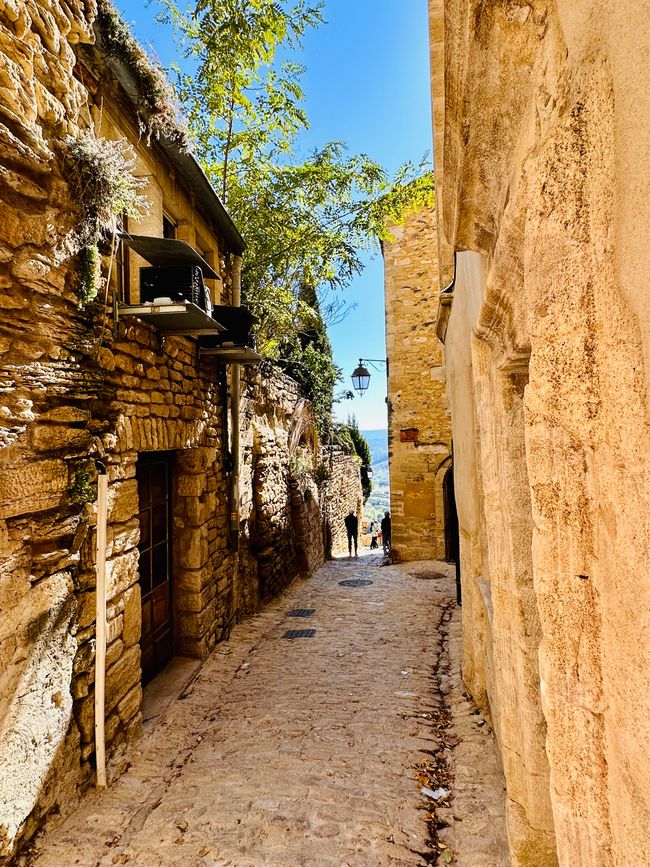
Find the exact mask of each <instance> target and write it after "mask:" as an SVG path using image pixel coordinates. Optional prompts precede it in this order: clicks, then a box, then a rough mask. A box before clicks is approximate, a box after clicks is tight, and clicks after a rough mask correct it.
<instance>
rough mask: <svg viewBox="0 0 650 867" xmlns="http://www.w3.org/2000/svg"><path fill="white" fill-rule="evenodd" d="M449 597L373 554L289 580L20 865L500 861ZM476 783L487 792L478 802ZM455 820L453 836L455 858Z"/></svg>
mask: <svg viewBox="0 0 650 867" xmlns="http://www.w3.org/2000/svg"><path fill="white" fill-rule="evenodd" d="M350 581H352V582H354V583H353V584H350V583H347V582H350ZM341 582H343V583H341ZM454 598H455V597H454V589H453V582H452V579H451V573H450V568H449V567H448V566H445V565H444V564H438V563H417V564H404V565H402V566H381V557H378V556H376V555H365V556H363V557H360V558H359V559H358V560H353V559H352V560H351V559H348V558H344V559H339V560H336V561H333V562H331V563H328V564H326V565H325V566H324V567H322V568H321V569H320V570H319V571H318V573H317V574H316V575H315V576H314V577H312V578H310V579H308V580H298V581H296V582H294V584H293V585H292V586H291V587H290V588H289V589H288V590H287V591H286V592H285V593H283V594H282V595H281V596H280V597H279V598H278V599H276V600H275V601H274V602H273V603H272V604H271V605H270V606H268V607H267V608H266V609H265V610H264V611H262V612H261V613H259V614H258V615H256V616H254V617H252V618H250V619H248V620H245V621H244V622H242V623H240V624H238V625H237V626H236V627H235V629H234V630H233V633H232V635H231V638H230V640H229V641H228V642H225V643H223V644H221V645H219V646H218V647H217V649H216V651H215V652H214V653H213V654H212V656H211V657H210V658H209V659H208V661H207V662H206V663H205V664H204V665H203V667H202V668H201V669H200V672H199V674H198V676H197V677H196V678H195V679H194V681H193V682H192V684H191V685H190V687H188V688H187V689H186V691H185V693H184V694H183V695H182V696H181V699H180V700H178V701H176V702H174V703H173V704H172V705H171V707H170V708H169V709H168V710H167V712H166V713H165V714H164V715H163V717H162V718H161V720H160V721H159V722H158V724H156V725H153V726H151V727H150V728H149V729H148V730H147V732H146V734H145V736H144V737H143V739H142V740H141V741H140V743H139V745H138V747H137V748H136V749H135V750H134V751H133V754H132V755H131V761H132V766H131V768H130V770H129V771H128V772H127V773H126V774H124V775H123V776H122V777H121V778H120V779H119V780H117V781H116V782H115V783H114V784H113V785H112V786H111V787H110V788H109V789H108V790H107V791H106V792H92V793H91V794H89V795H88V796H87V797H86V799H85V800H84V801H83V803H82V806H81V808H80V809H79V810H78V811H77V812H76V813H75V814H73V815H72V816H71V817H70V818H69V819H68V820H67V821H66V822H64V823H63V824H62V825H59V826H58V827H55V828H52V829H51V830H49V832H46V834H45V835H42V836H41V837H40V838H38V839H37V841H36V845H35V847H34V850H33V852H32V854H31V856H30V857H29V859H28V863H30V864H33V865H35V867H36V865H38V867H61V865H66V867H68V865H73V864H81V865H102V867H103V865H112V864H124V863H129V864H134V865H138V867H160V865H184V867H194V865H205V867H225V865H233V867H262V865H273V867H294V865H295V867H298V865H304V867H321V865H322V867H325V865H331V867H343V865H349V867H353V865H354V867H380V865H381V867H384V865H386V867H388V865H409V867H414V865H421V864H434V863H441V864H444V863H451V862H452V861H453V862H454V863H457V864H464V865H466V867H469V865H475V867H479V865H487V867H490V865H492V867H494V865H501V864H506V863H507V861H505V860H501V858H502V855H503V852H505V849H504V846H505V842H504V832H503V816H502V815H499V809H501V810H502V804H503V788H502V781H501V780H500V776H499V773H500V772H499V770H498V764H497V761H496V757H495V755H494V749H493V745H492V744H491V735H489V733H488V732H487V726H484V725H483V723H482V721H481V720H480V719H479V718H477V716H476V712H475V711H474V709H473V708H472V706H471V705H470V704H469V702H467V701H466V699H465V698H464V697H463V695H462V689H461V688H460V680H459V677H458V672H457V671H456V673H455V674H454V665H453V663H450V662H449V660H448V658H447V661H446V662H445V661H444V659H442V663H441V656H440V652H441V651H444V652H445V653H446V651H445V647H446V646H447V644H446V642H444V641H443V640H442V639H440V634H441V633H439V632H438V628H439V626H440V625H441V624H442V625H443V627H444V628H445V629H449V628H450V623H451V630H452V642H451V643H452V646H453V645H454V641H455V642H456V645H458V638H457V633H458V629H457V623H456V621H457V614H456V612H457V611H458V609H457V608H456V606H455V605H454ZM291 612H293V613H294V614H296V613H297V612H298V613H300V614H303V615H306V616H291ZM455 623H456V626H454V624H455ZM445 624H446V626H445ZM454 629H455V630H456V639H454V635H453V633H454ZM289 630H309V633H312V631H313V634H311V635H310V637H307V635H305V637H295V638H292V639H289V638H286V637H284V636H285V634H286V633H287V632H288V631H289ZM309 633H308V634H309ZM456 668H457V667H456ZM440 690H442V693H441V692H440ZM436 695H437V696H438V698H436ZM454 696H455V697H454ZM454 702H455V704H456V705H458V708H459V709H460V710H459V712H460V714H461V717H462V718H463V719H461V721H460V729H458V731H460V730H461V729H462V736H459V735H458V733H457V731H455V730H454V726H455V725H456V724H455V723H454V721H453V719H451V718H450V716H449V714H450V711H449V705H450V703H451V704H454ZM445 705H447V707H446V708H445ZM451 713H452V716H453V708H452V712H451ZM454 735H455V736H454ZM461 741H463V742H464V746H465V748H466V747H467V744H469V745H470V749H469V750H466V754H465V759H464V761H463V773H464V774H465V777H464V779H465V783H464V785H465V789H464V791H463V792H459V793H458V795H457V796H456V801H457V803H456V802H455V801H454V795H453V794H448V795H445V796H443V797H442V798H440V801H441V816H442V815H443V814H444V816H445V817H446V818H441V819H440V820H438V821H437V820H436V815H435V813H434V812H433V811H432V810H431V809H430V808H431V806H432V804H433V800H432V798H431V797H430V796H427V795H426V794H422V792H421V789H422V788H423V784H425V783H427V782H428V780H427V777H426V774H427V767H429V768H431V767H434V766H435V764H436V762H438V764H440V761H441V760H442V761H443V762H444V761H448V759H449V757H451V756H452V755H453V751H454V749H456V748H458V749H461V748H463V746H459V745H460V742H461ZM472 744H473V746H472ZM491 751H492V752H491ZM472 763H473V764H474V766H475V767H474V770H472V767H473V764H472ZM481 774H483V775H484V777H485V779H482V778H481ZM436 782H440V780H438V781H437V780H436V779H435V778H434V777H432V778H431V782H430V785H431V786H435V785H436ZM447 785H448V786H449V789H448V791H449V792H452V791H453V769H451V768H450V772H449V777H448V782H447ZM490 786H492V787H493V790H494V791H493V793H492V795H491V792H490ZM424 787H425V788H426V787H427V786H426V785H425V786H424ZM477 790H480V791H479V792H478V795H477ZM486 797H487V799H488V801H493V802H494V803H498V804H499V805H500V806H498V807H493V806H492V805H490V804H488V807H487V808H486V806H485V804H484V803H483V801H484V800H485V798H486ZM445 805H446V806H445ZM461 809H462V810H464V811H465V812H464V813H462V812H460V814H459V811H460V810H461ZM461 820H462V822H461ZM436 824H438V829H437V830H439V831H440V836H438V834H437V830H436ZM454 824H458V826H459V827H461V825H462V829H463V832H464V833H465V832H466V833H465V836H464V839H466V840H468V841H470V844H471V845H469V848H468V849H467V856H466V857H464V856H462V854H459V853H460V852H461V851H462V847H463V843H462V842H459V839H460V838H459V833H460V832H459V831H458V830H457V829H455V828H453V827H452V826H453V825H454ZM444 825H449V826H450V827H449V828H447V829H445V828H444V827H443V826H444ZM473 830H474V832H475V834H474V837H472V833H473ZM460 836H461V837H462V836H463V835H460ZM445 841H447V842H445ZM432 846H433V847H434V848H433V849H432V848H431V847H432ZM447 846H448V847H449V848H447ZM438 859H439V860H438ZM486 859H487V860H486Z"/></svg>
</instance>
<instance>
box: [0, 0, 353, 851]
mask: <svg viewBox="0 0 650 867" xmlns="http://www.w3.org/2000/svg"><path fill="white" fill-rule="evenodd" d="M93 16H94V4H92V3H82V2H77V0H66V2H58V0H55V2H49V3H37V2H33V0H12V2H10V3H8V4H4V5H3V6H2V8H0V69H1V70H2V72H1V73H0V209H1V213H2V220H1V221H0V309H2V311H3V315H2V320H1V321H0V394H1V398H0V610H1V612H2V617H1V618H0V863H6V861H7V860H8V859H9V858H10V857H11V855H12V853H13V852H14V851H15V849H16V847H17V845H19V843H20V842H21V841H24V840H25V839H27V838H28V837H29V836H30V835H31V834H32V833H33V831H34V830H35V828H36V827H38V825H39V823H40V822H41V820H42V817H43V816H44V815H45V814H46V813H48V812H50V811H57V810H59V811H61V812H66V811H69V810H70V809H71V808H72V807H73V806H74V805H75V803H76V801H77V798H78V796H79V794H80V792H82V791H83V789H84V788H85V787H87V786H88V785H91V784H92V783H93V780H94V768H95V732H94V723H95V720H94V683H95V639H96V629H95V604H96V600H95V581H96V574H95V573H96V556H95V550H96V527H95V524H96V513H95V508H94V502H93V501H94V498H95V491H96V478H97V471H96V467H95V461H96V460H101V461H102V462H103V464H104V465H105V467H106V471H107V474H108V480H109V490H108V526H107V596H108V606H107V659H106V719H105V725H106V749H107V756H108V761H109V775H115V774H117V773H119V772H120V770H121V769H122V768H123V767H124V764H125V749H126V747H127V745H128V743H129V742H131V741H133V740H134V739H135V738H136V737H137V736H138V734H139V732H140V729H141V723H142V717H141V711H140V704H141V694H142V665H143V660H142V653H143V650H142V636H143V628H144V626H143V616H144V615H143V611H144V609H143V607H142V598H141V576H142V574H143V570H144V568H145V562H146V561H145V559H144V558H145V556H151V557H152V558H155V557H156V556H158V555H157V554H156V550H155V548H154V547H151V550H150V552H149V553H148V554H146V553H143V552H145V550H146V538H145V536H146V532H145V530H144V526H145V525H144V524H143V523H142V518H141V517H139V515H140V516H141V515H142V514H143V509H145V507H146V502H144V500H143V494H142V491H143V490H144V488H143V487H142V485H144V482H143V481H142V478H143V475H142V474H146V472H148V470H147V469H146V468H147V467H148V466H149V465H150V463H151V462H152V461H153V462H157V463H158V464H161V463H162V464H164V465H165V467H166V470H165V472H166V473H167V476H166V478H167V480H168V491H167V494H166V495H165V496H166V497H167V498H166V499H165V504H166V507H167V505H168V508H169V511H168V523H167V524H166V525H165V526H166V530H165V532H166V534H167V536H166V539H167V542H166V543H165V544H168V545H169V548H168V550H169V551H170V555H169V556H170V561H169V574H170V576H171V577H170V578H169V584H170V588H171V589H170V596H169V599H170V603H169V604H170V611H169V613H168V617H167V622H168V623H169V630H168V632H169V635H170V636H171V638H170V639H169V641H171V642H172V645H173V646H172V652H173V654H176V655H189V656H196V657H201V658H204V657H205V656H206V655H207V654H208V653H209V651H210V650H211V649H212V648H213V647H214V645H215V643H216V642H218V641H219V640H220V639H221V638H222V637H223V636H225V635H227V634H228V633H229V631H230V628H231V625H232V623H233V622H234V621H235V620H236V619H238V618H239V617H241V615H242V614H244V613H246V612H248V611H252V610H255V609H256V608H257V607H259V605H260V604H261V603H262V602H263V601H264V599H266V598H267V597H269V596H271V595H273V594H274V593H277V591H278V590H279V589H280V588H281V587H283V586H285V585H286V584H287V583H288V582H289V581H291V580H292V578H293V577H294V576H295V575H296V574H298V573H300V572H307V571H309V570H310V569H313V568H314V567H315V566H316V565H319V564H320V562H321V561H322V559H323V557H324V556H325V553H326V550H325V549H326V545H325V541H324V540H325V539H326V538H329V537H330V536H331V535H332V533H331V531H330V530H329V521H330V518H329V515H330V513H332V512H333V510H334V506H335V507H336V508H339V509H344V508H345V509H347V508H356V506H357V502H358V500H359V498H360V496H361V487H360V481H359V474H358V469H357V465H356V463H355V461H354V459H353V458H352V457H351V456H347V455H342V456H340V457H339V459H338V463H337V462H336V461H335V462H334V463H335V464H336V466H334V467H333V470H332V472H331V476H330V479H329V482H328V486H327V488H326V489H324V490H321V489H319V488H318V487H317V486H316V484H315V483H314V482H313V480H312V478H311V476H310V474H309V472H307V473H306V474H303V475H302V476H301V477H300V478H298V479H296V478H294V476H293V474H292V463H291V458H292V456H295V455H296V454H297V453H298V452H300V454H301V456H302V460H303V462H304V463H305V464H306V465H307V467H308V469H313V468H314V467H316V466H317V465H318V464H319V463H320V462H322V461H327V460H329V456H328V455H321V453H320V450H319V443H318V437H317V436H316V434H315V431H314V424H313V415H312V412H311V409H310V407H309V405H308V404H306V403H305V401H304V400H303V399H302V397H301V396H300V394H299V392H298V388H297V386H296V384H295V383H294V382H293V381H292V380H290V379H289V378H288V377H286V376H284V375H282V374H281V373H279V372H278V371H273V370H269V369H268V368H266V367H263V368H260V369H258V370H255V371H251V372H250V373H249V374H246V375H245V376H244V384H243V389H242V394H243V397H242V413H241V439H242V470H241V478H242V483H241V500H242V507H241V510H240V518H241V523H240V528H239V545H238V546H235V545H233V544H232V539H229V534H228V526H229V515H230V502H229V488H230V478H229V467H230V462H229V455H228V449H229V432H228V407H229V399H228V378H227V375H226V372H225V369H224V368H221V367H219V366H218V365H216V364H215V363H214V361H208V360H204V359H201V358H199V354H198V352H197V345H196V342H194V341H193V340H192V339H190V338H188V337H182V336H168V337H166V338H164V339H163V338H162V336H161V333H160V332H159V331H157V330H156V328H154V327H152V326H151V325H148V324H146V323H145V322H143V321H141V320H140V319H138V318H137V317H133V316H120V319H119V322H117V323H115V324H114V323H113V319H112V315H113V314H112V310H113V308H112V298H113V295H114V294H115V293H117V294H119V295H120V296H121V298H122V300H125V301H131V302H134V301H136V300H137V285H138V283H137V280H138V269H139V266H140V265H141V264H143V263H142V262H141V261H138V258H137V257H136V256H135V254H131V255H130V256H129V257H128V259H127V257H126V256H122V258H121V259H120V261H119V262H114V263H113V266H112V268H111V273H112V280H111V284H110V286H109V287H108V292H107V301H108V304H107V305H106V306H105V305H104V303H103V301H104V299H103V297H101V296H100V297H99V298H98V300H97V301H95V302H93V303H91V304H89V305H88V306H86V307H85V308H83V309H80V308H79V306H78V298H77V294H76V287H77V285H78V281H79V269H78V262H77V259H76V257H75V256H72V255H71V247H70V234H71V232H73V230H74V228H75V225H76V220H77V219H78V211H77V207H76V203H75V201H74V200H73V199H72V197H71V195H70V191H69V187H68V184H67V182H66V179H65V176H64V173H63V171H62V162H61V157H60V142H61V139H62V137H63V136H65V135H71V136H73V137H75V136H78V135H79V134H80V132H82V131H83V130H85V129H87V128H88V125H89V124H90V123H91V122H92V123H93V124H94V125H95V127H96V128H97V129H98V134H100V135H104V136H106V137H108V138H118V137H124V138H126V139H127V140H128V141H129V142H131V143H132V144H133V146H134V149H135V151H136V156H137V170H136V171H137V173H138V174H139V175H141V176H142V177H144V178H146V179H147V187H146V190H145V195H146V197H147V199H148V201H149V204H150V209H149V213H148V215H147V216H146V217H145V218H144V220H143V221H142V222H141V223H140V224H137V226H131V227H130V229H131V231H134V230H135V231H137V232H138V233H139V234H144V235H150V236H156V237H161V236H162V234H163V217H165V218H166V219H167V220H168V221H170V222H171V223H172V224H173V225H174V227H175V232H176V237H177V238H179V239H183V240H187V241H188V242H189V243H190V244H191V245H192V246H193V247H195V249H198V250H200V251H201V253H202V254H203V255H204V257H205V258H206V259H207V261H208V262H209V263H210V264H211V265H212V267H214V268H215V270H216V271H217V272H218V273H219V275H220V278H221V279H220V280H218V281H217V280H215V281H214V282H213V283H212V285H211V289H212V293H213V299H214V300H220V301H222V302H226V303H227V302H228V300H229V298H230V285H231V281H232V269H231V265H232V257H233V255H234V254H238V253H240V252H241V239H239V235H238V233H237V230H236V229H235V228H234V226H233V225H232V223H231V222H230V220H229V218H228V216H227V214H226V213H225V211H223V208H222V206H221V205H220V203H219V202H218V199H217V197H216V195H215V194H214V192H213V191H211V189H210V188H209V186H207V187H206V185H207V181H205V178H203V181H204V182H205V183H203V182H202V181H201V175H200V170H199V169H198V165H197V164H196V163H195V162H194V160H193V158H191V157H190V156H189V155H187V154H182V153H181V152H180V151H178V150H177V149H174V148H173V147H171V145H170V143H169V142H166V141H164V140H163V139H161V140H160V141H156V140H155V138H154V139H153V140H152V141H151V142H148V141H147V137H146V136H145V135H141V131H140V130H139V128H138V124H137V120H136V112H135V107H134V103H133V101H132V99H131V98H130V97H128V96H127V93H126V92H125V91H124V89H123V87H122V84H121V83H120V80H119V79H118V78H116V77H115V74H114V69H113V68H112V67H110V65H108V64H107V62H106V59H105V58H104V57H103V55H101V53H99V51H98V50H97V49H96V48H94V47H93V45H92V43H93V40H94V36H95V34H94V32H93V26H92V25H93ZM238 239H239V240H238ZM122 263H123V264H122ZM107 273H108V259H106V261H105V262H104V275H106V274H107ZM129 284H130V285H129ZM152 478H153V477H152ZM153 484H154V483H153V482H151V485H153ZM326 493H328V495H329V497H330V499H331V501H332V503H333V504H334V506H332V505H330V503H329V501H328V500H327V499H326ZM80 497H81V499H80ZM152 498H153V494H152ZM339 500H340V502H339ZM84 501H85V502H84ZM157 514H158V515H159V516H160V514H164V510H163V512H162V513H161V512H160V510H159V511H158V513H157ZM152 520H153V519H152ZM152 526H154V525H152ZM154 532H158V531H157V530H155V529H153V530H152V533H154ZM154 541H155V540H154ZM152 545H153V543H152Z"/></svg>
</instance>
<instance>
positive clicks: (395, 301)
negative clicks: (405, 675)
mask: <svg viewBox="0 0 650 867" xmlns="http://www.w3.org/2000/svg"><path fill="white" fill-rule="evenodd" d="M390 231H391V235H392V240H390V241H388V242H384V246H383V252H384V280H385V296H386V352H387V354H388V359H389V372H388V455H389V467H390V505H391V519H392V555H393V557H394V558H395V559H397V560H431V559H440V560H444V559H445V519H444V504H443V479H444V476H445V473H446V472H449V471H451V419H450V417H449V412H448V410H447V400H446V394H445V366H444V357H443V348H442V344H441V343H440V342H439V341H438V339H437V337H436V322H435V312H436V309H437V305H438V296H439V294H440V282H439V276H438V257H437V243H436V217H435V212H434V211H433V210H432V209H425V208H423V209H421V210H418V211H416V212H412V213H409V214H408V215H407V217H406V220H405V222H404V224H403V225H401V226H394V227H392V228H391V230H390Z"/></svg>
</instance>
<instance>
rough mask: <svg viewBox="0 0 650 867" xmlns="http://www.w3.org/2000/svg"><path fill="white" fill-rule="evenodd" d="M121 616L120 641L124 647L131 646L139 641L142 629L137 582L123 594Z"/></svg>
mask: <svg viewBox="0 0 650 867" xmlns="http://www.w3.org/2000/svg"><path fill="white" fill-rule="evenodd" d="M123 618H124V626H123V629H122V641H123V642H124V644H125V645H126V647H132V646H133V645H134V644H137V643H138V642H139V641H140V634H141V631H142V607H141V603H140V585H139V584H134V585H133V586H132V587H130V588H129V589H128V590H127V591H126V593H125V594H124V613H123Z"/></svg>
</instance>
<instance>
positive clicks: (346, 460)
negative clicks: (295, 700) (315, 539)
mask: <svg viewBox="0 0 650 867" xmlns="http://www.w3.org/2000/svg"><path fill="white" fill-rule="evenodd" d="M323 457H324V461H323V463H324V464H325V466H326V467H327V469H328V470H329V473H330V476H329V478H328V480H327V482H326V483H325V485H324V488H323V495H324V505H323V508H324V524H325V530H324V537H325V544H326V547H327V548H328V550H329V553H331V554H343V553H347V550H348V536H347V532H346V529H345V516H346V515H347V514H348V513H349V512H350V510H352V511H354V512H355V514H356V515H357V517H358V518H359V533H361V510H362V508H363V491H362V489H361V477H360V474H359V460H358V458H356V457H354V456H353V455H349V454H346V453H345V452H343V451H340V450H339V449H334V450H332V451H331V452H330V451H328V453H327V454H324V455H323Z"/></svg>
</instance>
